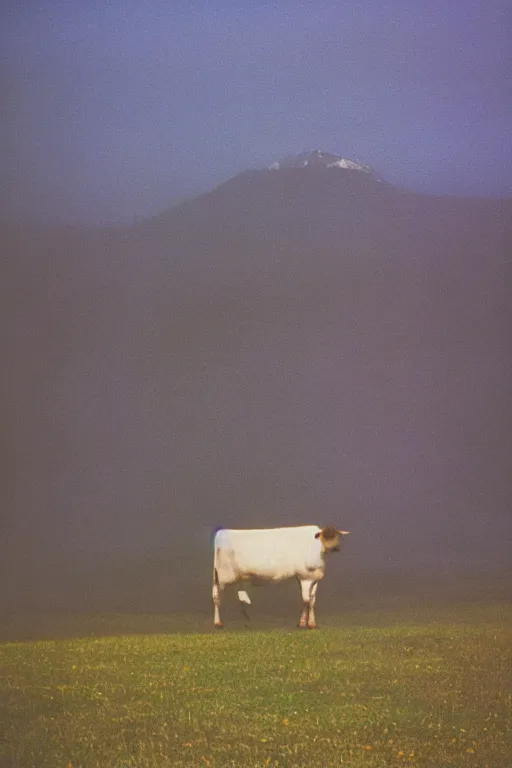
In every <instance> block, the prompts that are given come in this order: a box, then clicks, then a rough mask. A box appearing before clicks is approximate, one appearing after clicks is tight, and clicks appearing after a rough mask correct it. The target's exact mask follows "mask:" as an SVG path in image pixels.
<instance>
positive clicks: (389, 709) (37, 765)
mask: <svg viewBox="0 0 512 768" xmlns="http://www.w3.org/2000/svg"><path fill="white" fill-rule="evenodd" d="M204 621H206V620H204ZM53 626H54V636H55V638H56V639H44V640H24V641H18V642H5V643H3V644H2V645H0V659H1V663H0V675H1V680H2V686H1V687H2V694H1V709H0V730H1V734H0V735H1V736H2V738H0V766H1V768H28V766H33V767H34V768H69V767H70V766H72V768H156V767H157V766H158V767H160V766H177V767H180V766H187V767H188V766H190V767H192V766H209V767H211V768H217V767H218V768H220V767H221V766H239V767H241V768H244V767H245V766H247V768H251V767H252V766H283V767H284V766H301V767H302V768H327V767H328V766H339V765H341V766H354V768H355V767H359V766H366V767H367V768H377V766H379V768H380V767H382V768H385V767H387V766H406V765H408V766H411V765H416V766H425V767H427V766H428V768H442V767H443V766H456V768H466V766H468V767H469V766H472V767H478V768H484V767H485V766H487V767H488V768H510V766H512V650H511V649H512V608H511V607H510V606H507V605H504V604H502V605H500V604H496V605H491V604H488V605H473V606H468V605H465V606H459V607H453V608H450V609H443V610H440V611H439V612H438V613H436V612H435V611H432V610H430V611H429V612H428V613H427V612H425V613H422V612H421V610H420V611H416V612H415V613H414V615H411V614H407V613H403V614H400V613H399V612H396V611H395V612H393V613H390V614H380V615H377V614H368V615H365V614H357V613H354V614H348V615H344V616H343V617H335V616H331V617H328V618H327V619H324V622H323V628H322V630H321V631H319V632H307V631H304V632H299V631H297V630H293V631H291V630H288V629H285V628H284V627H285V624H284V623H281V622H280V621H279V620H273V622H271V623H269V624H268V625H267V626H265V628H263V629H256V628H254V629H252V630H250V631H247V630H244V629H242V628H241V626H240V625H238V627H235V628H234V629H231V630H225V631H224V632H220V633H217V634H214V633H213V632H210V631H205V630H206V629H207V627H209V621H208V624H203V620H202V619H196V618H194V617H174V618H172V617H150V616H149V617H119V616H117V617H116V616H110V617H109V616H103V617H93V618H87V617H76V618H73V619H70V618H69V617H65V618H63V619H61V621H60V623H59V622H54V624H53ZM184 629H185V630H186V631H183V630H184ZM17 632H18V635H19V636H20V637H21V636H23V631H22V630H21V628H20V627H18V629H17ZM50 634H51V632H50V630H49V626H44V625H41V629H40V632H39V636H40V637H48V636H49V635H50ZM36 635H37V632H36Z"/></svg>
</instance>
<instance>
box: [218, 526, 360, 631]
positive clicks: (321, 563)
mask: <svg viewBox="0 0 512 768" xmlns="http://www.w3.org/2000/svg"><path fill="white" fill-rule="evenodd" d="M348 533H349V532H348V531H338V530H337V529H336V528H319V527H318V526H317V525H301V526H297V527H293V528H263V529H252V530H233V529H229V528H221V529H220V530H218V531H217V533H216V534H215V538H214V543H213V546H214V556H213V590H212V596H213V605H214V619H213V621H214V624H215V626H216V627H219V628H220V627H222V626H223V624H222V621H221V618H220V598H221V593H222V591H223V590H224V587H226V586H227V585H228V584H235V583H237V582H240V581H244V580H246V581H250V582H252V583H253V584H254V583H263V582H272V581H283V580H284V579H290V578H292V577H294V576H295V577H296V578H297V579H298V580H299V582H300V587H301V592H302V600H303V606H304V607H303V610H302V614H301V617H300V621H299V627H301V628H309V629H316V619H315V601H316V591H317V587H318V583H319V581H321V579H323V577H324V573H325V555H326V554H328V553H329V552H339V550H340V542H341V538H342V536H346V535H347V534H348ZM238 599H239V600H240V602H241V603H242V605H243V604H250V602H251V601H250V598H249V595H248V594H247V592H245V591H243V590H240V591H239V592H238Z"/></svg>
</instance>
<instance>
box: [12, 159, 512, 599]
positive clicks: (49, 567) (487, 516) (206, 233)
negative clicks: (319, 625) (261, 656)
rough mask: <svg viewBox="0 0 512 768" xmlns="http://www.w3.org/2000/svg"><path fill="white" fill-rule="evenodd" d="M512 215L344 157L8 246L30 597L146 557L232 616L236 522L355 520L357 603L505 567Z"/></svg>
mask: <svg viewBox="0 0 512 768" xmlns="http://www.w3.org/2000/svg"><path fill="white" fill-rule="evenodd" d="M321 154H324V153H321ZM511 214H512V202H511V201H510V200H477V199H457V198H443V197H429V196H424V195H415V194H411V193H408V192H403V191H402V190H399V189H396V188H394V187H393V186H392V185H390V184H387V183H385V182H382V181H379V180H378V179H377V178H376V177H375V175H374V174H372V173H367V172H358V171H354V170H353V169H347V168H341V167H340V166H339V165H338V166H336V165H334V166H332V165H330V163H326V164H322V163H319V164H318V165H315V167H314V170H312V168H311V167H310V166H301V165H300V164H299V166H298V167H294V166H293V165H292V167H288V166H286V167H281V166H280V167H279V169H277V170H271V169H262V170H253V171H247V172H244V173H242V174H240V175H238V176H236V177H235V178H233V179H231V180H229V181H227V182H226V183H225V184H222V185H220V186H219V187H217V188H216V189H214V190H212V191H211V192H208V193H206V194H203V195H200V196H198V197H196V198H193V199H191V200H189V201H186V202H184V203H182V204H180V205H178V206H176V207H174V208H172V209H170V210H168V211H165V212H163V213H162V214H161V215H160V216H158V217H155V218H153V219H151V220H148V221H145V222H142V223H141V224H139V225H137V226H135V227H132V228H129V229H125V230H119V231H112V230H111V231H97V232H82V233H81V232H75V231H72V230H62V231H54V232H46V233H41V232H37V233H34V234H33V235H31V233H30V232H28V231H27V230H25V231H24V232H21V233H13V232H11V233H9V235H8V236H7V235H4V238H3V243H2V249H3V253H4V254H5V255H6V259H5V271H4V276H5V279H4V280H3V282H2V285H1V291H2V297H1V300H2V307H3V310H4V317H5V322H4V337H5V341H6V344H5V352H4V371H5V372H6V373H5V376H4V377H3V383H2V388H3V389H2V404H3V406H4V411H5V418H4V420H3V423H4V430H3V436H4V441H5V455H6V460H5V463H4V467H5V468H6V483H5V485H4V495H5V498H4V499H3V508H4V510H6V520H7V522H6V533H7V540H8V545H9V547H8V552H9V554H8V557H7V558H4V560H3V568H4V569H7V573H6V575H5V577H4V578H3V579H2V581H3V583H4V584H9V585H11V586H10V587H9V589H10V590H11V591H10V592H9V590H7V592H6V594H7V597H6V598H5V599H7V600H9V599H11V600H12V601H14V603H16V604H18V603H19V602H20V600H24V601H25V602H26V603H27V604H29V603H30V604H38V603H40V602H41V601H42V600H43V599H44V600H47V599H53V598H52V597H51V596H52V595H54V594H57V593H59V590H64V591H65V590H68V592H69V595H70V597H69V599H70V600H71V599H72V595H74V594H75V591H74V590H75V589H78V587H76V585H77V584H82V585H83V584H87V583H88V578H89V576H88V574H89V573H90V571H96V570H99V571H101V572H102V573H103V572H105V569H111V571H112V569H115V568H116V567H119V568H121V567H122V568H124V569H125V570H124V571H123V577H122V579H121V582H122V583H126V584H128V583H130V584H132V582H130V580H129V579H128V577H127V575H126V568H127V567H128V565H127V564H130V563H134V564H135V565H134V566H133V569H132V570H133V578H134V582H135V581H136V582H137V584H138V585H139V586H138V589H139V591H140V589H141V587H140V585H141V584H146V585H147V586H146V587H144V589H146V590H147V592H145V593H144V595H142V597H140V604H142V605H145V604H148V603H147V601H148V600H149V599H150V598H149V596H148V595H149V591H151V595H152V596H153V597H154V594H156V593H158V594H159V595H160V596H161V601H160V603H159V604H160V606H164V607H165V606H172V605H173V604H174V603H173V601H179V600H189V599H190V600H193V599H198V598H196V597H194V595H196V596H197V595H202V597H201V599H202V600H204V603H205V605H208V588H207V586H204V585H205V583H207V582H208V579H209V570H210V540H209V536H210V530H211V529H212V528H213V527H215V526H216V525H221V524H223V525H228V526H229V525H234V526H236V525H238V526H253V527H257V526H265V525H274V524H295V523H302V522H311V521H313V522H315V521H319V522H323V521H326V522H329V521H333V522H335V523H337V524H339V525H342V526H343V527H344V528H346V529H348V530H352V531H353V536H351V537H350V539H351V541H350V542H349V544H347V546H346V554H345V556H344V558H342V559H340V560H339V563H338V564H336V565H335V564H333V569H332V570H333V575H332V582H331V585H332V586H331V589H332V590H334V591H335V592H336V589H339V590H341V592H342V591H343V589H342V585H343V584H344V583H345V581H346V574H347V573H352V572H355V571H356V570H357V569H363V568H366V569H368V570H371V569H375V568H379V569H384V568H388V567H391V566H395V565H398V564H400V565H401V566H403V568H404V569H406V570H407V569H409V570H411V569H413V570H417V569H418V568H420V567H427V566H428V567H429V568H431V569H432V570H435V571H437V572H439V571H441V570H442V569H443V568H447V567H448V566H451V565H453V564H458V565H459V566H461V567H462V566H464V567H468V568H471V569H473V570H475V571H478V572H480V571H481V570H482V569H486V568H487V569H491V568H503V567H505V564H506V563H507V562H508V558H509V544H508V543H507V542H509V540H510V534H511V520H510V503H511V501H512V498H511V497H512V492H511V482H510V471H509V468H510V461H511V458H512V445H511V438H510V435H511V434H512V430H511V427H512V424H511V416H510V414H511V412H512V409H511V408H510V405H511V403H510V391H511V383H512V376H511V373H512V372H511V365H510V353H509V334H510V327H511V326H512V309H511V308H512V301H511V299H512V296H511V285H512V282H511V278H512V268H511V253H512V224H511V222H512V215H511ZM152 553H153V554H152ZM153 555H154V557H155V558H156V560H157V561H158V563H162V562H168V563H169V573H168V580H167V581H166V579H165V578H163V577H161V578H159V579H158V584H157V583H154V580H152V579H151V578H147V579H146V578H145V577H144V576H143V571H144V569H145V568H146V566H145V565H143V563H146V562H147V561H148V558H149V559H151V557H153ZM137 563H139V565H138V566H137V565H136V564H137ZM130 567H131V566H130ZM101 569H103V571H102V570H101ZM138 569H139V570H138ZM336 569H337V570H336ZM479 569H480V570H479ZM157 570H158V569H157ZM144 572H145V571H144ZM149 572H151V569H149V571H148V573H149ZM155 572H156V571H155ZM158 572H159V573H160V574H161V573H162V571H161V568H160V566H159V570H158ZM191 572H193V576H192V574H191ZM111 577H112V573H111ZM111 577H108V578H107V577H105V579H104V580H103V582H102V583H103V584H104V589H103V588H102V589H101V590H97V589H95V590H93V593H94V594H93V595H92V596H91V598H90V600H91V601H92V602H94V600H96V601H99V600H101V599H102V596H103V597H105V595H106V594H107V592H108V590H112V589H113V587H112V584H114V583H115V579H114V578H113V577H112V578H111ZM171 581H172V594H171V592H170V582H171ZM122 583H121V586H120V587H119V595H120V596H118V598H114V597H112V601H113V603H112V604H116V605H118V604H121V603H122V599H126V600H129V599H130V598H129V595H128V592H127V591H125V592H126V593H123V589H122ZM109 584H110V586H109ZM326 586H327V585H326ZM131 594H132V595H133V594H134V592H132V593H131ZM340 594H341V593H340ZM45 595H47V596H50V597H44V596H45ZM123 595H124V597H123ZM180 595H181V597H180ZM153 597H151V599H153ZM105 599H106V598H105ZM109 599H110V598H109ZM116 599H118V601H119V602H118V603H115V600H116ZM340 600H341V597H340Z"/></svg>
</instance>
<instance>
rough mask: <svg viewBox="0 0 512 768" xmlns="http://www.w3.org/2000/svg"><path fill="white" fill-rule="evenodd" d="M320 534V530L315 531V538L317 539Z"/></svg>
mask: <svg viewBox="0 0 512 768" xmlns="http://www.w3.org/2000/svg"><path fill="white" fill-rule="evenodd" d="M321 535H322V531H317V533H315V539H319V538H320V536H321Z"/></svg>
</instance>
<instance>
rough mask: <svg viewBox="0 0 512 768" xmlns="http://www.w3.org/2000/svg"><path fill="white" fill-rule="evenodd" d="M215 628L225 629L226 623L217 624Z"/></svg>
mask: <svg viewBox="0 0 512 768" xmlns="http://www.w3.org/2000/svg"><path fill="white" fill-rule="evenodd" d="M215 629H224V624H215Z"/></svg>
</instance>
